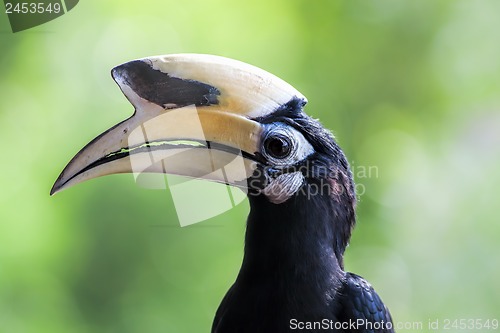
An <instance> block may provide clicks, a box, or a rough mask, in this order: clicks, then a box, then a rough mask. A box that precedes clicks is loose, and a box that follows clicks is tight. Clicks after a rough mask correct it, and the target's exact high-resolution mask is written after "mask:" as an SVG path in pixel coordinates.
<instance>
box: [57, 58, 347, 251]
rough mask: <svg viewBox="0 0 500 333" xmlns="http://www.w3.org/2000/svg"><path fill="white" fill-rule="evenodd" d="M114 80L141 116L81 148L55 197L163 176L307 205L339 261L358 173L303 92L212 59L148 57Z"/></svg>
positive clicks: (247, 67)
mask: <svg viewBox="0 0 500 333" xmlns="http://www.w3.org/2000/svg"><path fill="white" fill-rule="evenodd" d="M111 74H112V77H113V79H114V80H115V81H116V82H117V83H118V85H119V86H120V88H121V90H122V91H123V93H124V94H125V96H126V97H127V99H128V100H129V101H130V102H131V103H132V104H133V105H134V107H135V112H134V114H133V115H132V116H131V117H130V118H128V119H127V120H125V121H123V122H121V123H119V124H117V125H115V126H113V127H112V128H110V129H109V130H107V131H105V132H104V133H102V134H101V135H99V136H98V137H97V138H95V139H94V140H92V141H91V142H90V143H89V144H87V145H86V146H85V147H84V148H83V149H82V150H80V152H79V153H78V154H76V156H75V157H73V159H72V160H71V161H70V162H69V164H68V165H67V166H66V167H65V169H64V170H63V171H62V173H61V175H60V176H59V178H58V179H57V181H56V182H55V184H54V186H53V188H52V190H51V194H54V193H56V192H59V191H61V190H63V189H66V188H68V187H70V186H72V185H75V184H77V183H80V182H82V181H85V180H88V179H92V178H96V177H100V176H104V175H109V174H116V173H142V172H157V173H169V174H177V175H182V176H188V177H193V178H203V179H208V180H212V181H216V182H221V183H226V184H230V185H234V186H238V187H240V188H243V189H246V190H247V191H248V195H249V197H250V200H252V198H259V200H262V199H264V200H265V201H266V202H267V203H268V204H270V205H276V206H279V205H293V202H294V201H295V200H298V199H299V198H300V199H301V200H303V199H304V198H306V199H308V200H311V201H315V202H316V205H317V206H319V207H320V208H322V209H325V210H329V212H328V214H330V216H332V220H333V221H332V223H338V224H339V225H337V226H335V230H336V232H337V233H339V235H337V236H336V237H335V238H336V239H337V241H336V244H335V253H336V254H337V257H339V256H340V257H341V256H342V254H343V251H344V249H345V246H346V244H347V242H348V240H349V237H350V232H351V228H352V227H353V224H354V205H355V195H354V187H353V180H352V175H351V172H350V171H349V165H348V163H347V160H346V158H345V156H344V154H343V153H342V151H341V150H340V148H339V147H338V145H337V144H336V142H335V140H334V138H333V136H332V135H331V133H330V132H329V131H327V130H325V129H324V128H323V127H322V126H321V124H320V123H319V122H318V121H317V120H314V119H313V118H311V117H309V116H307V115H306V114H305V113H304V111H303V107H304V105H305V104H306V103H307V100H306V98H305V97H304V96H303V95H302V94H301V93H300V92H298V91H297V90H296V89H294V88H293V87H292V86H290V85H289V84H287V83H286V82H284V81H283V80H281V79H279V78H277V77H276V76H274V75H272V74H270V73H267V72H265V71H263V70H261V69H259V68H256V67H253V66H250V65H248V64H244V63H242V62H238V61H235V60H230V59H226V58H222V57H217V56H209V55H195V54H180V55H167V56H159V57H150V58H144V59H140V60H135V61H131V62H127V63H125V64H122V65H120V66H117V67H115V68H114V69H113V70H112V72H111ZM325 214H327V212H325ZM339 259H340V258H339Z"/></svg>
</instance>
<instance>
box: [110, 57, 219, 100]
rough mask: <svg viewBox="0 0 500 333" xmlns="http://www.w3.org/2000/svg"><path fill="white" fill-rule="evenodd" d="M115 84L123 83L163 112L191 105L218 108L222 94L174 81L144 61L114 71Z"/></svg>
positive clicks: (193, 83)
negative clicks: (162, 109) (161, 108)
mask: <svg viewBox="0 0 500 333" xmlns="http://www.w3.org/2000/svg"><path fill="white" fill-rule="evenodd" d="M111 75H112V76H113V79H114V80H115V81H117V80H122V81H123V83H125V84H126V85H128V86H129V87H130V88H132V90H133V91H134V92H135V93H136V94H137V95H139V96H140V97H141V98H144V99H145V100H148V101H150V102H152V103H155V104H157V105H159V106H161V107H163V108H166V109H169V108H180V107H185V106H188V105H193V104H194V105H196V106H210V105H217V104H219V100H218V96H220V91H219V90H218V89H217V88H216V87H213V86H211V85H209V84H206V83H203V82H199V81H195V80H188V79H180V78H176V77H172V76H170V75H168V74H167V73H163V72H161V71H159V70H156V69H153V67H151V65H149V64H148V63H146V62H145V61H143V60H134V61H131V62H127V63H125V64H123V65H120V66H117V67H115V68H113V70H112V71H111Z"/></svg>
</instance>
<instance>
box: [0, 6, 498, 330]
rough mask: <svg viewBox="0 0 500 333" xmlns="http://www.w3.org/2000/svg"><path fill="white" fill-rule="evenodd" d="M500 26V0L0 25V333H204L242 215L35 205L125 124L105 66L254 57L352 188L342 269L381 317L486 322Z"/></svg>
mask: <svg viewBox="0 0 500 333" xmlns="http://www.w3.org/2000/svg"><path fill="white" fill-rule="evenodd" d="M499 13H500V2H499V1H495V0H491V1H488V0H483V1H480V0H476V1H473V0H458V1H442V0H421V1H397V0H394V1H390V0H377V1H368V0H367V1H353V0H349V1H347V0H345V1H338V0H318V1H306V0H302V1H299V0H292V1H290V0H278V1H267V0H254V1H248V2H235V1H230V0H216V1H206V0H184V1H160V0H158V1H142V2H139V1H136V2H125V1H118V0H108V1H97V0H82V1H80V3H79V4H78V6H77V7H75V8H74V9H73V10H72V11H71V12H69V13H68V14H66V15H64V16H63V17H60V18H58V19H56V20H54V21H51V22H49V23H47V24H45V25H42V26H39V27H36V28H34V29H30V30H27V31H25V32H20V33H17V34H13V33H12V32H11V31H10V27H9V24H8V19H7V17H6V15H5V14H4V13H2V14H1V15H0V17H1V18H0V49H1V52H0V137H1V143H2V144H1V147H2V163H1V164H0V168H1V169H0V170H1V172H0V184H1V190H0V205H1V209H0V332H2V333H3V332H8V333H18V332H30V333H31V332H36V333H43V332H50V333H56V332H75V333H83V332H120V333H127V332H189V333H192V332H209V330H210V326H211V322H212V319H213V316H214V313H215V310H216V308H217V306H218V304H219V302H220V300H221V298H222V297H223V295H224V294H225V292H226V290H227V289H228V288H229V286H230V284H231V283H232V282H233V281H234V279H235V277H236V274H237V272H238V269H239V265H240V262H241V258H242V251H243V237H244V230H245V218H246V215H247V213H248V204H247V202H244V203H241V204H239V205H238V206H237V207H235V208H234V209H232V210H230V211H228V212H226V213H224V214H222V215H219V216H217V217H214V218H211V219H210V220H207V221H205V222H203V223H200V224H196V225H193V226H189V227H185V228H181V227H180V226H179V223H178V221H177V217H176V213H175V210H174V207H173V204H172V199H171V195H170V192H169V191H165V190H163V191H154V190H147V189H144V188H141V187H139V186H137V185H136V184H135V182H134V180H133V177H132V176H131V175H119V176H110V177H105V178H101V179H99V180H94V181H90V182H87V183H84V184H81V185H78V186H77V187H74V188H71V189H70V190H67V191H64V192H63V193H60V194H58V195H56V196H55V197H50V196H49V190H50V188H51V186H52V184H53V182H54V181H55V179H56V177H57V176H58V174H59V172H60V171H61V170H62V168H63V167H64V166H65V165H66V163H67V162H68V161H69V159H70V158H71V157H72V156H73V155H74V154H75V153H76V152H77V151H78V150H79V149H80V148H81V147H82V146H83V145H84V144H86V143H87V142H88V141H90V140H91V139H92V138H93V137H95V136H96V135H97V134H99V133H100V132H102V131H103V130H105V129H107V128H109V127H110V126H111V125H114V124H115V123H117V122H118V121H120V120H122V119H124V118H126V117H127V116H129V115H130V114H131V113H132V111H133V110H132V107H131V105H130V104H129V103H128V102H127V100H126V99H125V98H124V97H123V96H122V94H121V92H120V91H119V89H118V87H117V86H116V85H115V83H114V82H113V80H112V79H111V77H110V74H109V71H110V69H111V68H112V67H114V66H115V65H117V64H120V63H122V62H125V61H128V60H131V59H134V58H139V57H145V56H150V55H158V54H168V53H181V52H194V53H211V54H218V55H223V56H227V57H231V58H236V59H239V60H242V61H245V62H248V63H251V64H253V65H256V66H258V67H261V68H264V69H266V70H268V71H270V72H272V73H274V74H276V75H278V76H279V77H281V78H283V79H285V80H286V81H288V82H290V83H291V84H292V85H294V86H295V87H296V88H297V89H299V90H300V91H301V92H303V93H304V94H305V95H306V96H307V97H308V99H309V104H308V106H307V109H306V110H307V112H308V113H309V114H310V115H312V116H314V117H316V118H320V119H321V121H322V122H323V123H324V125H325V126H326V127H328V128H330V129H332V130H333V132H334V133H335V135H336V137H337V139H338V141H339V143H340V144H341V146H342V147H343V148H344V150H345V152H346V154H347V156H348V158H349V161H351V163H352V166H353V170H354V172H355V174H356V176H357V179H356V180H357V183H358V194H359V196H360V202H359V205H358V225H357V228H356V229H355V232H354V235H353V238H352V242H351V245H350V247H349V248H348V250H347V257H346V268H347V269H348V270H349V271H353V272H356V273H358V274H360V275H362V276H364V277H365V278H366V279H368V280H369V281H370V282H371V283H372V284H373V285H374V287H375V288H376V289H377V291H378V292H379V294H380V295H381V296H382V298H383V300H384V301H385V303H386V304H387V305H388V306H389V307H390V309H391V312H392V314H393V318H394V321H395V322H400V323H410V324H411V323H414V322H417V323H419V322H420V323H423V327H424V328H425V327H426V325H427V323H428V321H429V320H433V321H434V320H436V319H439V320H440V322H441V323H443V321H444V320H445V319H461V318H466V319H470V318H472V319H476V318H477V319H492V318H497V319H500V310H499V309H500V284H499V281H500V242H499V236H500V223H499V218H498V212H497V208H498V207H499V204H500V202H499V199H500V195H499V193H498V185H500V172H499V164H500V163H499V162H500V149H499V144H500V112H499V111H500V19H499ZM369 168H370V169H369ZM369 170H371V171H370V172H368V171H369ZM207 195H208V194H207ZM197 204H198V203H197V202H193V203H192V205H193V207H194V208H193V209H196V208H195V207H196V205H197ZM441 328H443V327H442V326H441ZM399 331H416V330H415V329H409V330H405V329H402V330H399ZM448 331H449V332H454V331H457V332H459V331H460V330H458V329H450V330H448ZM476 331H487V330H476Z"/></svg>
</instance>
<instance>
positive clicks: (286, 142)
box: [264, 134, 293, 159]
mask: <svg viewBox="0 0 500 333" xmlns="http://www.w3.org/2000/svg"><path fill="white" fill-rule="evenodd" d="M264 149H265V150H266V153H267V154H268V155H269V156H271V157H274V158H278V159H283V158H287V157H288V156H290V154H291V153H292V151H293V146H292V142H291V141H290V139H289V138H287V137H285V136H283V135H280V134H275V135H271V136H269V137H267V138H266V140H265V141H264Z"/></svg>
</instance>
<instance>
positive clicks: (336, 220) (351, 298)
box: [212, 100, 393, 333]
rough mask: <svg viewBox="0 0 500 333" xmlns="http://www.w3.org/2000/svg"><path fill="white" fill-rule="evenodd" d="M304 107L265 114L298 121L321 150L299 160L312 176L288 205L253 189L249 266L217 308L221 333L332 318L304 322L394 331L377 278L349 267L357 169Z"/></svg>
mask: <svg viewBox="0 0 500 333" xmlns="http://www.w3.org/2000/svg"><path fill="white" fill-rule="evenodd" d="M302 105H303V104H302V103H301V102H300V101H297V100H294V101H291V102H290V103H288V104H287V105H286V106H284V107H283V108H282V109H280V110H277V112H275V113H273V114H272V115H271V116H269V117H267V118H266V119H259V122H262V123H266V122H268V123H275V122H281V123H285V124H287V125H288V126H292V127H293V128H295V129H296V130H298V131H300V132H301V133H302V134H303V135H304V137H305V138H306V139H307V140H308V141H309V142H310V143H311V144H312V145H313V147H314V150H315V153H314V154H312V155H311V156H309V157H308V158H307V160H306V161H303V162H302V163H300V165H296V166H295V168H296V169H295V170H300V172H302V174H303V175H304V179H305V181H304V183H303V184H302V186H301V188H300V189H299V190H298V191H297V192H296V193H294V194H293V195H292V196H291V197H290V198H289V199H288V200H287V201H285V202H284V203H281V204H274V203H272V202H270V201H269V200H268V198H266V196H264V195H262V194H260V192H258V191H256V192H250V193H249V200H250V207H251V209H250V214H249V216H248V221H247V231H246V237H245V255H244V259H243V264H242V267H241V270H240V272H239V275H238V277H237V279H236V281H235V283H234V285H233V286H232V287H231V289H230V290H229V292H228V293H227V294H226V296H225V297H224V299H223V301H222V303H221V305H220V307H219V309H218V311H217V314H216V318H215V320H214V323H213V328H212V332H213V333H236V332H238V333H246V332H248V333H250V332H252V333H257V332H261V333H268V332H269V333H271V332H272V333H280V332H294V331H296V330H297V327H296V326H295V324H297V323H302V324H304V325H306V324H307V323H310V324H312V323H323V324H325V326H323V327H320V328H317V329H315V328H312V329H307V327H306V326H303V327H304V330H303V331H305V332H325V331H339V332H393V330H392V322H391V316H390V314H389V311H388V310H387V308H386V307H385V306H384V304H383V303H382V301H381V300H380V297H379V296H378V295H377V294H376V292H375V291H374V290H373V288H372V287H371V286H370V284H369V283H368V282H366V281H365V280H364V279H363V278H361V277H359V276H357V275H355V274H352V273H346V272H344V270H343V269H344V264H343V254H344V250H345V248H346V246H347V244H348V241H349V238H350V235H351V230H352V228H353V226H354V224H355V205H356V197H355V193H354V183H353V179H352V174H351V171H350V170H349V165H348V162H347V159H346V157H345V156H344V154H343V152H342V150H341V149H340V148H339V146H338V145H337V144H336V142H335V140H334V139H333V137H332V135H331V134H330V132H328V131H327V130H325V129H324V128H323V127H322V126H321V124H320V123H319V122H318V121H316V120H314V119H312V118H311V117H309V116H307V115H306V114H305V113H303V112H302ZM288 172H290V170H288ZM318 190H319V191H318ZM326 323H330V326H328V328H327V329H326V330H325V327H326ZM335 323H337V324H335ZM374 323H375V325H373V324H374ZM342 325H343V326H342ZM294 328H295V329H294ZM370 328H374V329H370ZM376 328H378V329H376Z"/></svg>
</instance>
